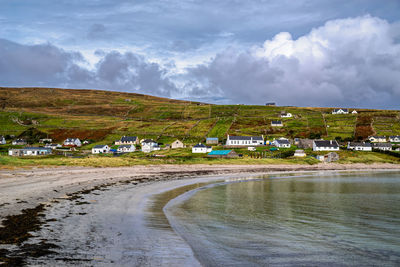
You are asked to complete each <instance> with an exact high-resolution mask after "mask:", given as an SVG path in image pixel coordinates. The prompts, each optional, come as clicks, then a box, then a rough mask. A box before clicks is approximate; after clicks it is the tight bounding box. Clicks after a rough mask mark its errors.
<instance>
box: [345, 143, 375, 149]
mask: <svg viewBox="0 0 400 267" xmlns="http://www.w3.org/2000/svg"><path fill="white" fill-rule="evenodd" d="M347 149H351V150H358V151H372V144H371V143H365V142H348V143H347Z"/></svg>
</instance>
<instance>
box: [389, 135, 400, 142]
mask: <svg viewBox="0 0 400 267" xmlns="http://www.w3.org/2000/svg"><path fill="white" fill-rule="evenodd" d="M389 142H392V143H400V136H398V135H396V136H389Z"/></svg>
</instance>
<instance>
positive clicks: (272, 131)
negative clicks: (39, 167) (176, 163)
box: [0, 88, 400, 144]
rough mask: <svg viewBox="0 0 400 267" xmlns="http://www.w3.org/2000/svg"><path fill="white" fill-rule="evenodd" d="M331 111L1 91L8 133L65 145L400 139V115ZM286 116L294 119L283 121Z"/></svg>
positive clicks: (0, 125)
mask: <svg viewBox="0 0 400 267" xmlns="http://www.w3.org/2000/svg"><path fill="white" fill-rule="evenodd" d="M331 110H332V108H301V107H279V106H277V107H273V106H272V107H271V106H246V105H211V104H205V103H198V102H190V101H179V100H171V99H166V98H159V97H153V96H147V95H141V94H132V93H122V92H111V91H98V90H69V89H55V88H54V89H53V88H0V135H5V136H6V135H15V136H18V135H20V134H21V133H23V132H24V131H26V130H27V129H30V128H35V129H37V130H38V131H40V132H43V133H44V134H46V135H47V136H48V137H50V138H53V139H55V140H56V141H58V142H60V141H62V140H64V139H65V138H66V137H79V138H81V139H92V140H93V141H94V142H95V143H99V142H107V143H111V142H112V141H114V140H116V139H118V138H119V137H120V136H121V135H135V136H139V138H154V139H156V140H157V141H158V142H160V143H169V142H171V141H173V140H174V139H177V138H179V139H181V140H184V142H185V143H187V144H195V143H197V142H202V141H204V140H205V138H206V137H207V136H210V137H218V138H220V139H225V138H226V136H227V134H230V135H264V136H267V138H271V139H272V138H273V137H280V136H286V137H292V138H293V137H302V138H308V137H315V136H321V137H322V138H342V139H346V138H347V139H353V138H357V139H362V138H366V137H367V136H368V135H371V134H377V135H387V136H388V135H400V122H399V111H393V110H391V111H388V110H362V109H357V111H358V114H356V115H352V114H349V115H332V114H330V113H331ZM350 110H352V109H350ZM281 111H286V112H290V113H292V114H293V115H294V117H293V118H283V119H281V118H280V113H281ZM271 120H282V121H283V123H284V126H283V127H271V126H270V123H271Z"/></svg>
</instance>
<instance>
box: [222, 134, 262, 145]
mask: <svg viewBox="0 0 400 267" xmlns="http://www.w3.org/2000/svg"><path fill="white" fill-rule="evenodd" d="M226 145H227V146H262V145H264V136H232V135H228V138H227V140H226Z"/></svg>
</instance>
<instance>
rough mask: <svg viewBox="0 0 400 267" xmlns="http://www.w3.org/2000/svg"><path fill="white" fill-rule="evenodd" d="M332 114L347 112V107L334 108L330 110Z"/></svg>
mask: <svg viewBox="0 0 400 267" xmlns="http://www.w3.org/2000/svg"><path fill="white" fill-rule="evenodd" d="M332 114H349V110H348V109H347V108H335V109H334V110H332Z"/></svg>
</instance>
